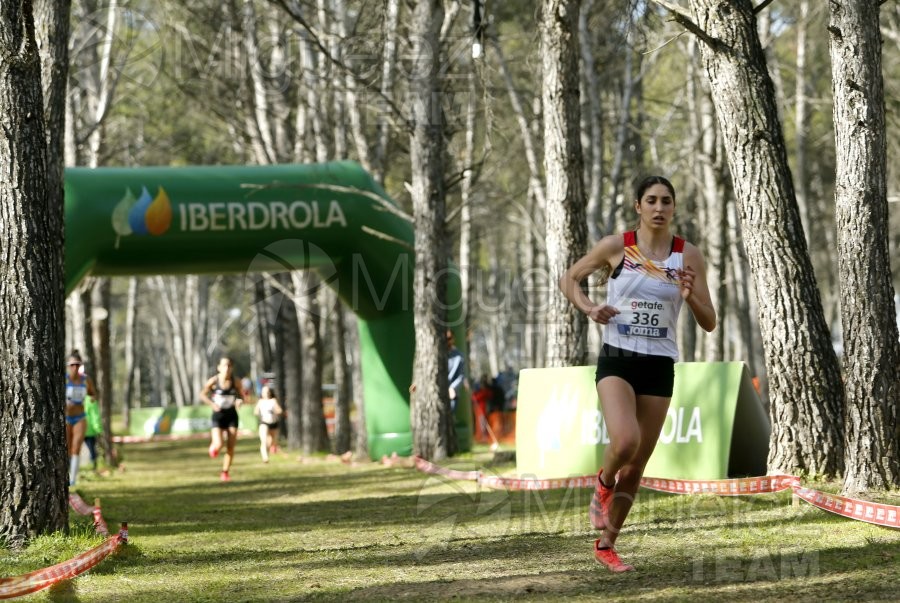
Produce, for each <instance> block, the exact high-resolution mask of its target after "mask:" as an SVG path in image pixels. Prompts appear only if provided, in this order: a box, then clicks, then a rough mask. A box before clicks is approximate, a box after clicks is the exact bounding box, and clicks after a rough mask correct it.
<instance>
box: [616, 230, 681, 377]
mask: <svg viewBox="0 0 900 603" xmlns="http://www.w3.org/2000/svg"><path fill="white" fill-rule="evenodd" d="M623 236H624V238H625V257H624V258H623V260H622V263H621V264H619V267H618V268H617V269H616V270H615V271H614V272H613V274H612V276H611V277H610V279H609V284H608V285H607V295H606V303H607V304H609V305H610V306H615V308H616V309H617V310H619V312H620V314H617V315H616V316H614V317H613V318H612V320H610V321H609V324H608V325H606V329H605V330H604V335H603V341H604V343H606V344H608V345H610V346H613V347H616V348H620V349H623V350H630V351H632V352H638V353H640V354H647V355H651V356H668V357H669V358H672V359H673V360H675V361H676V362H677V361H678V341H677V338H676V328H675V326H676V324H677V322H678V313H679V312H680V311H681V304H682V302H683V300H682V298H681V290H680V289H679V287H678V270H681V269H682V268H683V266H684V256H683V253H684V239H682V238H679V237H674V238H673V241H672V251H671V253H670V254H669V257H668V258H666V260H665V261H656V260H651V259H649V258H647V257H646V256H645V255H644V254H643V253H641V250H640V249H639V248H638V245H637V235H636V233H635V232H634V231H630V232H626V233H624V234H623Z"/></svg>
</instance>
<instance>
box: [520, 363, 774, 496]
mask: <svg viewBox="0 0 900 603" xmlns="http://www.w3.org/2000/svg"><path fill="white" fill-rule="evenodd" d="M595 370H596V369H595V367H593V366H579V367H568V368H552V369H525V370H523V371H521V372H520V373H519V400H518V409H517V415H518V416H517V419H516V465H517V466H516V469H517V473H518V474H519V475H520V476H523V477H524V476H534V477H538V478H561V477H569V476H574V475H588V474H591V473H596V472H597V470H598V468H599V467H600V465H601V464H602V460H603V451H604V447H605V445H606V444H608V443H609V433H608V432H607V429H606V424H605V422H604V420H603V414H602V413H601V411H600V402H599V399H598V397H597V390H596V388H595V385H594V372H595ZM736 427H737V429H736ZM768 443H769V421H768V417H767V416H766V413H765V411H764V409H763V407H762V403H761V402H760V400H759V397H758V396H757V394H756V391H755V390H754V389H753V386H752V384H751V381H750V375H749V373H748V371H747V368H746V365H745V364H744V363H742V362H682V363H678V364H676V365H675V391H674V393H673V396H672V403H671V405H670V407H669V412H668V417H667V419H666V422H665V424H664V425H663V428H662V431H661V432H660V436H659V441H658V443H657V445H656V450H655V451H654V453H653V456H651V457H650V462H649V463H648V465H647V469H646V471H645V472H644V474H645V475H646V476H648V477H663V478H673V479H723V478H726V477H730V476H732V477H733V476H738V475H765V471H766V454H767V451H768Z"/></svg>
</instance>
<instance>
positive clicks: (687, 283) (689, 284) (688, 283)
mask: <svg viewBox="0 0 900 603" xmlns="http://www.w3.org/2000/svg"><path fill="white" fill-rule="evenodd" d="M696 276H697V273H696V272H695V271H694V269H693V268H691V267H690V266H685V267H684V269H683V270H679V271H678V286H679V288H681V299H683V300H685V301H687V299H688V298H689V297H690V296H691V294H692V293H693V292H694V278H695V277H696Z"/></svg>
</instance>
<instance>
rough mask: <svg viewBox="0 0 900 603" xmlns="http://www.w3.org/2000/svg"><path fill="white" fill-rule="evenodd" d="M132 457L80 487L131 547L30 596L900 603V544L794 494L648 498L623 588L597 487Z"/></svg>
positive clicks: (19, 569)
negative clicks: (599, 525)
mask: <svg viewBox="0 0 900 603" xmlns="http://www.w3.org/2000/svg"><path fill="white" fill-rule="evenodd" d="M124 457H125V459H124V460H125V463H124V464H125V467H126V470H125V471H124V472H119V473H115V474H114V475H111V476H109V477H99V476H94V475H91V474H89V473H88V472H84V471H83V472H82V478H81V479H80V481H79V485H78V488H77V490H78V491H79V493H80V494H81V495H82V497H83V498H84V499H85V500H86V501H88V502H90V501H92V500H93V499H94V498H95V497H99V498H100V499H101V503H102V505H103V516H104V518H105V519H106V521H107V523H108V524H109V526H110V529H111V530H112V529H114V528H116V527H117V526H118V522H119V521H128V524H129V533H130V538H131V543H130V544H129V545H127V547H125V549H124V550H122V552H120V553H119V554H117V555H116V556H114V557H110V558H108V559H106V560H105V561H103V562H102V563H101V564H100V565H99V566H98V567H96V568H95V569H93V570H92V571H91V572H89V573H88V574H86V575H83V576H80V577H78V578H76V579H75V580H72V581H70V582H69V583H67V584H65V585H63V586H61V587H59V588H56V589H53V590H50V591H44V592H41V593H37V594H34V595H31V596H29V597H24V598H23V599H21V600H23V601H86V602H87V601H101V602H103V601H127V602H128V603H138V602H143V601H148V602H149V601H153V602H157V601H168V602H173V603H174V602H180V601H228V602H229V603H230V602H238V601H301V600H311V601H345V600H377V601H394V600H398V599H400V600H409V601H420V600H447V599H456V600H496V601H507V600H511V599H524V600H536V601H545V600H562V599H581V600H595V599H598V598H603V599H604V600H610V601H620V600H622V601H624V600H632V599H653V600H696V599H713V598H718V599H722V600H729V601H731V600H748V601H749V600H761V599H770V598H776V597H784V598H787V597H790V598H791V599H792V600H797V599H799V600H847V599H852V600H872V599H888V600H889V599H892V600H896V599H897V598H898V597H900V531H896V530H889V529H886V528H879V527H877V526H871V525H869V524H865V523H861V522H856V521H851V520H847V519H843V518H840V517H838V516H835V515H832V514H829V513H826V512H824V511H820V510H818V509H815V508H814V507H811V506H810V505H807V504H806V503H800V505H799V506H794V505H792V504H791V496H790V494H789V493H782V494H778V495H760V496H755V497H742V498H718V497H715V496H712V495H702V496H675V495H664V494H654V493H651V492H648V491H642V492H641V494H640V495H639V497H638V503H637V504H636V506H635V507H634V509H633V511H632V516H631V518H630V521H629V524H628V525H627V526H626V529H625V530H624V531H623V533H622V536H621V537H620V539H619V546H618V548H619V551H620V553H621V555H622V557H623V558H624V559H625V560H626V561H627V562H629V563H633V564H634V565H635V566H636V567H637V569H638V571H636V572H632V573H629V574H624V575H613V574H610V573H609V572H607V571H606V570H605V569H603V568H601V567H600V566H597V565H595V564H594V562H593V559H592V556H591V544H592V541H593V538H594V537H595V536H594V534H593V532H592V531H591V530H590V529H589V528H588V527H587V507H588V504H589V497H590V491H589V490H569V491H552V492H505V491H495V490H485V491H481V490H479V489H478V486H477V485H476V484H474V483H468V482H453V481H448V480H446V479H444V478H441V477H434V476H426V475H423V474H421V473H418V472H416V471H415V470H413V469H407V468H400V467H383V466H381V465H378V464H374V463H371V464H370V463H366V464H362V465H359V466H353V467H350V466H347V465H343V464H341V463H337V462H326V461H324V460H317V461H313V462H310V463H300V462H298V460H297V456H296V455H294V454H283V455H277V456H276V457H275V458H273V460H272V462H271V463H270V464H269V465H263V464H262V462H261V461H260V459H259V454H258V452H257V450H256V447H255V441H254V440H253V439H252V438H249V437H247V438H243V439H242V440H241V441H240V442H239V448H238V454H237V460H236V462H235V466H234V467H233V470H232V474H233V481H232V482H231V483H227V484H223V483H220V482H219V481H218V470H219V465H220V461H219V460H211V459H209V458H208V457H207V455H206V443H205V442H203V441H191V442H176V443H158V444H133V445H128V446H126V447H125V448H124ZM488 459H489V455H488V454H487V453H486V452H480V453H476V454H474V455H469V456H467V457H465V458H461V459H457V460H455V461H454V462H453V463H452V465H453V466H455V467H458V468H462V469H471V468H481V467H484V465H485V464H486V461H487V460H488ZM513 469H514V468H513V467H512V466H511V465H507V466H500V467H494V468H491V469H490V470H492V471H497V472H498V473H499V472H511V471H512V470H513ZM831 486H832V488H831V489H832V490H833V485H831ZM820 487H822V488H828V487H829V485H827V484H825V485H822V484H820ZM894 504H896V501H895V502H894ZM70 517H71V522H72V525H73V530H72V533H71V534H70V535H69V536H66V537H62V536H58V535H56V536H48V537H43V538H40V539H38V540H36V541H35V542H34V543H32V544H31V545H30V546H29V547H27V548H26V549H25V550H23V551H19V552H16V553H12V552H9V551H0V576H12V575H18V574H21V573H25V572H28V571H31V570H34V569H38V568H41V567H45V566H47V565H52V564H53V563H57V562H59V561H62V560H65V559H68V558H70V557H72V556H73V555H75V554H77V553H79V552H81V551H83V550H86V549H88V548H90V547H91V546H94V545H96V544H99V543H100V542H101V541H102V539H101V538H100V537H98V536H94V535H91V533H90V527H89V526H90V521H89V519H87V518H82V517H80V516H78V515H76V514H74V513H72V514H71V516H70Z"/></svg>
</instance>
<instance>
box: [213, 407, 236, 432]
mask: <svg viewBox="0 0 900 603" xmlns="http://www.w3.org/2000/svg"><path fill="white" fill-rule="evenodd" d="M212 426H213V427H214V428H215V427H218V428H219V429H228V428H229V427H234V428H235V429H237V426H238V414H237V409H236V408H233V407H232V408H223V409H222V410H220V411H219V412H214V413H213V414H212Z"/></svg>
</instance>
